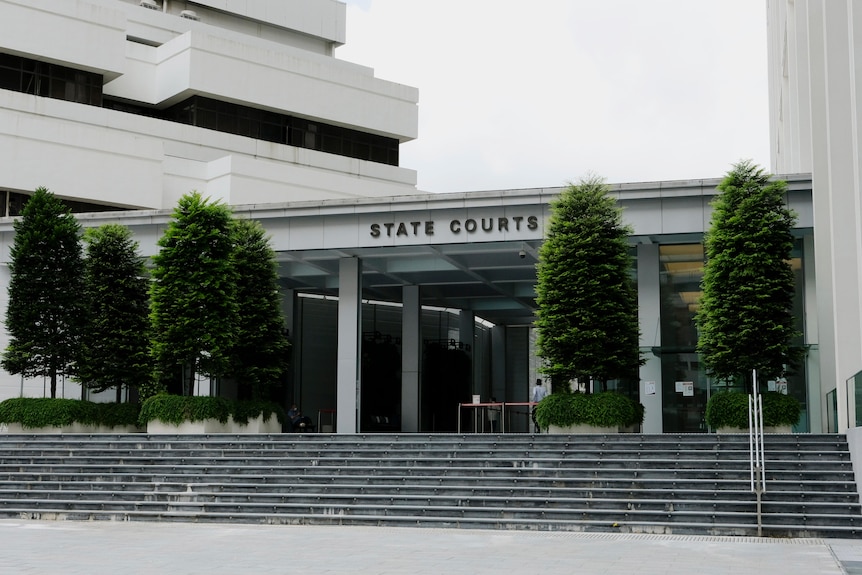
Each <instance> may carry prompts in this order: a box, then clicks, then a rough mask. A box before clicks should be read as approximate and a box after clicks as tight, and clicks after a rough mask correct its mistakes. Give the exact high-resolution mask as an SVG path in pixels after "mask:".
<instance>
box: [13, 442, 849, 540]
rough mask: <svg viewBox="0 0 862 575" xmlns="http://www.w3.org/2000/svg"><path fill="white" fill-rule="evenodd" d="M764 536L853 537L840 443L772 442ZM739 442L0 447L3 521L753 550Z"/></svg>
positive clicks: (744, 445) (752, 507)
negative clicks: (666, 542) (561, 535)
mask: <svg viewBox="0 0 862 575" xmlns="http://www.w3.org/2000/svg"><path fill="white" fill-rule="evenodd" d="M765 453H766V463H765V467H766V475H765V477H766V492H765V493H763V494H762V506H761V511H762V515H761V517H762V534H763V535H764V536H771V537H853V538H855V537H860V536H862V514H860V505H859V496H858V493H857V489H856V484H855V480H854V475H853V469H852V464H851V461H850V454H849V452H848V449H847V442H846V438H845V436H843V435H808V434H805V435H767V436H766V439H765ZM757 507H758V506H757V498H756V495H755V493H753V492H752V491H751V472H750V466H749V448H748V436H747V435H696V434H692V435H640V434H620V435H572V436H560V435H524V434H509V435H488V434H476V435H443V434H440V435H428V434H393V435H388V434H387V435H384V434H374V435H328V434H306V435H294V434H280V435H207V436H203V435H198V436H193V435H187V436H164V435H143V434H129V435H8V434H2V435H0V518H16V519H42V520H46V519H49V520H61V519H68V520H123V521H130V520H141V521H185V522H204V521H208V522H241V523H266V524H302V525H334V524H339V525H341V524H345V525H347V524H351V525H389V526H432V527H433V526H440V527H471V528H487V529H540V530H558V531H603V532H625V533H674V534H701V535H747V536H750V535H757V533H758V513H757Z"/></svg>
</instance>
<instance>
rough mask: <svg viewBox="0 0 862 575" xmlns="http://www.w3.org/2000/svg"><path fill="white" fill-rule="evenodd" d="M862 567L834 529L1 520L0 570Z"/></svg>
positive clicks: (857, 551)
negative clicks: (797, 532) (719, 531)
mask: <svg viewBox="0 0 862 575" xmlns="http://www.w3.org/2000/svg"><path fill="white" fill-rule="evenodd" d="M860 568H862V541H855V540H843V539H838V540H833V539H766V538H756V537H707V536H675V535H636V534H618V533H570V532H539V531H505V530H502V531H493V530H475V529H440V528H420V527H416V528H409V527H407V528H395V527H356V526H293V525H241V524H212V523H204V524H200V523H152V522H117V521H95V522H75V521H54V522H52V521H29V520H21V521H17V520H0V573H3V574H4V575H13V574H15V575H17V574H31V573H32V574H39V575H101V574H105V575H108V574H110V575H115V574H117V573H122V574H123V575H139V574H141V575H143V574H147V575H148V574H159V573H170V574H185V575H193V574H201V575H217V574H221V573H225V574H227V573H230V574H244V573H248V574H255V575H257V574H262V575H265V574H271V573H278V574H291V575H293V574H299V573H303V574H309V575H312V574H313V575H332V574H339V575H341V574H344V575H346V574H356V573H373V574H379V575H387V574H404V573H411V574H429V575H432V574H433V575H441V574H444V573H445V574H446V575H462V574H463V575H475V574H477V573H501V572H505V573H517V574H519V575H529V574H534V573H535V574H541V575H556V574H560V575H562V574H566V575H569V574H571V573H588V574H598V575H601V574H615V575H619V574H626V573H637V574H638V575H675V574H679V575H691V574H692V573H696V574H697V575H718V574H721V575H725V574H727V573H733V574H734V575H766V574H769V573H780V574H781V575H797V574H798V575H830V574H836V575H847V574H856V573H862V569H860ZM857 569H860V570H857Z"/></svg>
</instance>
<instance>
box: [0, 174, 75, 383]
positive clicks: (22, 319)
mask: <svg viewBox="0 0 862 575" xmlns="http://www.w3.org/2000/svg"><path fill="white" fill-rule="evenodd" d="M13 227H14V230H15V239H14V240H13V244H12V248H11V250H10V262H9V271H10V273H11V279H10V282H9V288H8V295H9V303H8V307H7V309H6V330H7V331H8V333H9V336H10V342H9V345H8V347H7V348H6V349H5V350H4V352H3V357H2V360H0V364H2V366H3V369H5V370H6V371H8V372H9V373H13V374H21V375H22V376H24V377H37V376H42V377H47V378H49V380H50V382H51V397H52V398H54V397H57V377H58V376H65V375H72V374H73V370H74V361H75V354H76V350H77V347H78V342H79V338H80V334H81V321H82V318H83V317H84V313H83V312H84V298H83V263H82V255H81V243H80V235H81V226H80V225H79V224H78V221H77V220H76V219H75V217H74V216H72V214H71V211H70V210H69V208H68V207H66V206H65V205H64V204H63V202H62V201H60V199H58V198H57V197H56V196H54V194H52V193H51V192H49V191H48V190H47V189H45V188H39V189H37V190H36V191H35V193H34V194H33V195H32V196H31V197H30V199H29V200H28V201H27V204H26V205H25V206H24V210H23V211H22V213H21V218H20V219H17V220H15V222H14V224H13Z"/></svg>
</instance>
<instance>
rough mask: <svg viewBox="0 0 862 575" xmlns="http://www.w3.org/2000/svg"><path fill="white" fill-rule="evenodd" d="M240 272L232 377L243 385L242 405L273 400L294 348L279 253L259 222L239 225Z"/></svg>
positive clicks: (237, 266)
mask: <svg viewBox="0 0 862 575" xmlns="http://www.w3.org/2000/svg"><path fill="white" fill-rule="evenodd" d="M234 266H235V271H236V274H237V303H238V312H239V321H238V323H237V338H236V345H235V346H234V348H233V350H232V353H231V371H230V374H229V375H230V376H231V377H233V378H234V379H235V380H236V381H237V384H238V386H239V395H240V399H251V398H253V399H270V397H269V396H268V395H269V392H270V391H272V390H273V389H274V388H276V387H277V386H278V385H279V384H280V383H281V379H282V376H283V375H284V372H285V370H286V369H287V359H288V352H289V348H290V344H289V342H288V341H287V337H286V336H285V334H284V318H283V316H282V313H281V295H280V293H279V286H278V273H277V270H276V263H275V252H273V250H272V248H271V247H270V244H269V240H268V238H267V237H266V235H265V233H264V230H263V227H262V226H261V225H260V224H259V223H258V222H256V221H252V220H235V222H234Z"/></svg>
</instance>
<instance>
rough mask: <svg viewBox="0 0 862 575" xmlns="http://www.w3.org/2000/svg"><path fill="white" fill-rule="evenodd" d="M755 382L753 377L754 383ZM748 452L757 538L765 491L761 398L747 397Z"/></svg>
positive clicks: (761, 522)
mask: <svg viewBox="0 0 862 575" xmlns="http://www.w3.org/2000/svg"><path fill="white" fill-rule="evenodd" d="M756 381H757V379H756V375H755V382H756ZM748 452H749V461H750V466H751V491H753V492H754V493H756V494H757V536H758V537H760V536H762V535H763V515H762V510H763V505H762V504H763V493H764V492H765V491H766V466H765V464H764V446H763V397H762V396H761V395H760V394H757V395H756V396H754V395H749V396H748Z"/></svg>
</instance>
